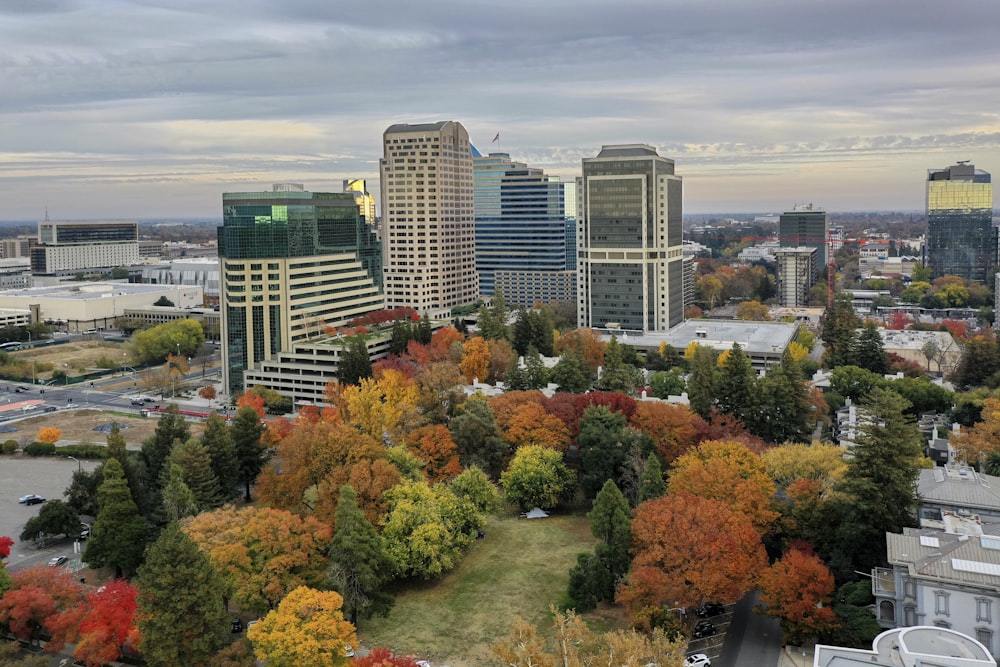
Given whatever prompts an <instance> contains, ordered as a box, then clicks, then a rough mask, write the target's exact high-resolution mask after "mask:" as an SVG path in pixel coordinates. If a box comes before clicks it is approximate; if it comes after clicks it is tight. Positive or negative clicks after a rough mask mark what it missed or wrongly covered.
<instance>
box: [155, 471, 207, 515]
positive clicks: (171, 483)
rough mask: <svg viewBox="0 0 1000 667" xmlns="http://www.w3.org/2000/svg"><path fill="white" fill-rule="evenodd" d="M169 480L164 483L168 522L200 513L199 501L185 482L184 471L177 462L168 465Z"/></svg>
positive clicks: (164, 503) (164, 512)
mask: <svg viewBox="0 0 1000 667" xmlns="http://www.w3.org/2000/svg"><path fill="white" fill-rule="evenodd" d="M163 471H164V472H165V473H167V481H166V483H165V484H164V485H163V508H162V509H163V516H164V518H165V519H166V520H167V522H168V523H169V522H172V521H180V520H181V519H183V518H184V517H187V516H194V515H195V514H197V513H198V501H197V499H195V497H194V493H193V492H192V491H191V489H189V488H188V485H187V484H185V483H184V471H183V470H182V469H181V467H180V466H179V465H177V464H176V463H171V464H169V465H168V466H166V467H165V468H164V469H163Z"/></svg>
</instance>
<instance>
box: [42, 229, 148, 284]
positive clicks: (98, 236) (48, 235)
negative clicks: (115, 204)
mask: <svg viewBox="0 0 1000 667" xmlns="http://www.w3.org/2000/svg"><path fill="white" fill-rule="evenodd" d="M138 261H139V223H138V222H136V221H134V220H110V221H100V222H56V221H51V220H45V221H44V222H39V223H38V245H36V246H35V247H33V248H31V272H32V273H35V274H39V275H50V276H55V275H68V274H73V273H77V272H81V271H82V272H91V271H93V270H95V269H110V268H115V267H119V266H129V265H131V264H135V263H136V262H138Z"/></svg>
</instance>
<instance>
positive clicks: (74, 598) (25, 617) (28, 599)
mask: <svg viewBox="0 0 1000 667" xmlns="http://www.w3.org/2000/svg"><path fill="white" fill-rule="evenodd" d="M83 598H84V591H83V587H82V586H80V584H78V583H77V582H76V581H75V580H74V579H73V575H72V574H70V573H69V572H67V571H65V570H63V569H61V568H52V567H33V568H29V569H26V570H18V571H16V572H13V573H12V574H11V588H10V590H8V591H7V592H6V593H4V595H3V597H2V598H0V623H6V624H7V625H8V627H9V628H10V631H11V632H13V633H14V635H15V636H17V637H18V638H20V639H29V640H30V639H35V638H37V636H38V634H39V633H40V632H41V631H42V630H46V631H48V632H50V633H51V634H52V635H53V637H52V641H50V642H48V643H47V644H46V648H47V649H48V650H51V651H58V650H59V649H61V648H62V646H63V643H64V641H65V640H66V629H67V628H71V627H72V623H66V622H64V623H60V616H62V615H63V614H65V613H67V612H70V611H71V610H73V609H74V608H75V607H77V606H78V605H79V604H80V603H81V602H82V601H83ZM70 640H72V637H70Z"/></svg>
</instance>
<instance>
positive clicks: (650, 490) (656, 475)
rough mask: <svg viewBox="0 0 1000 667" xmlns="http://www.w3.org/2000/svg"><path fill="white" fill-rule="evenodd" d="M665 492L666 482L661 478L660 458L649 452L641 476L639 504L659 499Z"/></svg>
mask: <svg viewBox="0 0 1000 667" xmlns="http://www.w3.org/2000/svg"><path fill="white" fill-rule="evenodd" d="M666 492H667V480H666V479H664V477H663V466H661V465H660V458H659V457H658V456H657V455H656V454H655V453H652V452H650V454H649V458H648V459H647V460H646V470H645V471H644V472H643V475H642V486H641V487H640V488H639V502H640V503H644V502H646V501H647V500H652V499H654V498H659V497H660V496H662V495H663V494H665V493H666Z"/></svg>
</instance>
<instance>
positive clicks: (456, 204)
mask: <svg viewBox="0 0 1000 667" xmlns="http://www.w3.org/2000/svg"><path fill="white" fill-rule="evenodd" d="M382 141H383V157H382V160H381V162H380V171H381V190H382V223H381V234H382V247H383V253H382V256H383V261H384V264H385V266H384V276H385V280H384V284H385V287H384V289H385V300H386V307H387V308H400V307H410V308H414V309H415V310H417V312H419V313H421V314H422V315H427V316H428V317H431V318H448V317H450V316H451V314H452V310H453V309H456V308H463V307H466V306H470V305H472V304H474V303H476V301H477V300H478V299H479V278H478V276H477V275H476V238H475V237H476V228H475V215H474V207H473V186H472V151H471V148H470V145H469V133H468V132H466V131H465V128H464V127H462V125H461V123H456V122H454V121H442V122H439V123H426V124H422V125H406V124H399V125H392V126H390V127H389V128H388V129H387V130H386V131H385V133H384V134H383V136H382Z"/></svg>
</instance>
